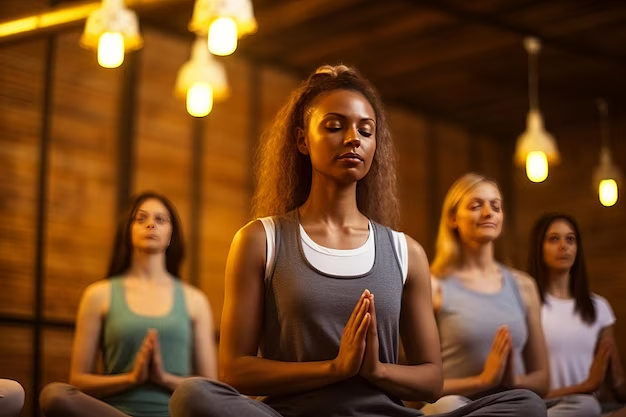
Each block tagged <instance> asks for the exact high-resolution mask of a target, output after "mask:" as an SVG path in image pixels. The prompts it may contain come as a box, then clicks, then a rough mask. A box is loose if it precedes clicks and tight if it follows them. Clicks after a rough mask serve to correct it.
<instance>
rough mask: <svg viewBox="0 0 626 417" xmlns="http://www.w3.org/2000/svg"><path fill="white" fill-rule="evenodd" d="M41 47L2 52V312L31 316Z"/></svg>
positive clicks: (22, 46)
mask: <svg viewBox="0 0 626 417" xmlns="http://www.w3.org/2000/svg"><path fill="white" fill-rule="evenodd" d="M44 57H45V42H44V41H36V42H29V43H24V44H20V45H14V46H8V47H4V48H0V62H2V65H0V132H2V133H1V134H0V177H1V178H3V181H0V218H2V219H3V221H2V222H0V286H1V287H2V288H3V291H2V292H0V312H2V313H12V314H19V315H23V316H32V314H33V302H34V301H33V285H34V280H33V276H34V266H33V261H34V259H35V247H34V243H35V235H36V230H35V216H36V208H37V202H38V200H37V185H38V177H37V176H38V166H39V146H40V142H41V140H40V138H41V106H42V103H41V102H42V93H41V92H42V89H43V85H42V84H43V73H44Z"/></svg>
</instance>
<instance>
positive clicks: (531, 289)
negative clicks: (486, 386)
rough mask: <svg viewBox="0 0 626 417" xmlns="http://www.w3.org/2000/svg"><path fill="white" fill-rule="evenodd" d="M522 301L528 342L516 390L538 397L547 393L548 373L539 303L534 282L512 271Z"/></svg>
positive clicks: (546, 350) (523, 274)
mask: <svg viewBox="0 0 626 417" xmlns="http://www.w3.org/2000/svg"><path fill="white" fill-rule="evenodd" d="M513 274H514V276H515V279H516V281H517V284H518V288H519V290H520V293H521V296H522V299H523V301H524V304H525V305H526V311H527V319H526V322H527V324H528V340H527V341H526V346H525V347H524V352H523V353H524V365H525V367H526V374H525V375H519V376H517V377H516V378H515V386H516V387H517V388H526V389H529V390H531V391H534V392H535V393H536V394H537V395H539V396H540V397H543V396H545V395H546V394H547V393H548V389H549V386H550V373H549V368H548V348H547V347H546V341H545V339H544V337H543V329H542V326H541V302H540V300H539V291H538V290H537V285H536V284H535V281H534V280H533V279H532V278H531V277H530V276H528V275H527V274H525V273H523V272H520V271H513Z"/></svg>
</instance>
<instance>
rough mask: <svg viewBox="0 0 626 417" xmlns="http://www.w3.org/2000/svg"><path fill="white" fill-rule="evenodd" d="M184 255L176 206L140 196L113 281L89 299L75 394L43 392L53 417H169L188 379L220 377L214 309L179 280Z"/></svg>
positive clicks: (64, 387)
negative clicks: (176, 392) (173, 401)
mask: <svg viewBox="0 0 626 417" xmlns="http://www.w3.org/2000/svg"><path fill="white" fill-rule="evenodd" d="M183 255H184V245H183V238H182V231H181V227H180V221H179V219H178V215H177V214H176V210H175V208H174V206H173V205H172V204H171V203H170V202H169V200H167V199H166V198H165V197H163V196H161V195H158V194H154V193H144V194H141V195H139V196H138V197H136V198H135V199H134V200H133V202H132V204H131V206H130V208H129V210H128V213H127V215H126V216H125V217H124V218H123V221H122V222H121V223H120V226H119V228H118V232H117V235H116V240H115V245H114V254H113V257H112V260H111V263H110V267H109V273H108V277H109V278H108V279H105V280H102V281H99V282H96V283H94V284H92V285H90V286H89V287H88V288H87V289H86V290H85V293H84V294H83V297H82V300H81V303H80V307H79V311H78V315H77V320H76V333H75V337H74V346H73V350H72V363H71V369H70V384H71V385H68V384H61V383H53V384H50V385H48V386H47V387H46V388H44V390H43V391H42V393H41V397H40V402H41V408H42V411H43V412H44V414H45V415H46V416H47V417H57V416H58V417H61V416H63V417H73V416H76V417H79V416H80V417H87V416H94V417H95V416H98V417H121V416H132V417H168V416H169V411H168V407H169V399H170V395H171V393H172V392H173V391H174V389H175V388H176V387H177V386H178V385H179V384H180V383H181V382H182V381H183V380H184V379H185V378H187V377H189V376H192V375H197V376H204V377H206V378H211V379H214V378H215V377H216V359H215V346H214V339H213V331H212V328H213V324H212V318H211V313H210V308H209V303H208V300H207V299H206V297H205V296H204V295H203V294H202V293H201V292H200V291H198V290H197V289H195V288H193V287H191V286H189V285H186V284H184V283H183V282H181V281H180V279H179V278H178V276H179V275H178V274H179V268H180V264H181V261H182V259H183ZM99 353H101V356H102V365H103V369H102V372H97V370H96V369H97V367H96V359H97V358H98V354H99Z"/></svg>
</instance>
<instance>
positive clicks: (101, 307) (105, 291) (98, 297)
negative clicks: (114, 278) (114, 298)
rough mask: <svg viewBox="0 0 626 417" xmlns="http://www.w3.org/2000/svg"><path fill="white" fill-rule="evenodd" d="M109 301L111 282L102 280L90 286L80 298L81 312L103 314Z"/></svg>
mask: <svg viewBox="0 0 626 417" xmlns="http://www.w3.org/2000/svg"><path fill="white" fill-rule="evenodd" d="M110 300H111V280H110V279H102V280H100V281H96V282H94V283H93V284H90V285H89V286H88V287H87V288H85V291H83V295H82V297H81V302H80V303H81V310H85V309H86V310H88V311H90V312H97V313H99V314H104V313H105V312H106V311H107V310H108V308H109V303H110Z"/></svg>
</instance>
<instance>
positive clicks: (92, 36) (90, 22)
mask: <svg viewBox="0 0 626 417" xmlns="http://www.w3.org/2000/svg"><path fill="white" fill-rule="evenodd" d="M138 26H139V25H138V23H137V15H135V12H133V11H132V10H129V9H127V8H126V7H124V0H102V6H101V7H100V8H99V9H97V10H95V11H93V12H92V13H91V14H90V15H89V17H88V18H87V23H86V24H85V30H84V31H83V35H82V36H81V38H80V44H81V46H83V47H84V48H87V49H93V50H97V51H98V64H100V65H101V66H102V67H104V68H117V67H119V66H120V65H122V62H124V53H125V52H126V51H131V50H135V49H139V48H141V46H142V45H143V40H142V39H141V35H139V31H138Z"/></svg>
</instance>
